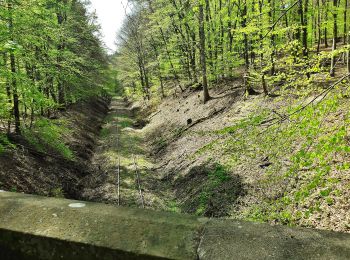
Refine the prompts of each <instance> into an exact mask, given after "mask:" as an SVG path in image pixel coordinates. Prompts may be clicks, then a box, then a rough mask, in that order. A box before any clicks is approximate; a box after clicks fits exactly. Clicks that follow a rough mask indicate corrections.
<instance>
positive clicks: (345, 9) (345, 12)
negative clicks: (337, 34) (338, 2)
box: [343, 0, 348, 45]
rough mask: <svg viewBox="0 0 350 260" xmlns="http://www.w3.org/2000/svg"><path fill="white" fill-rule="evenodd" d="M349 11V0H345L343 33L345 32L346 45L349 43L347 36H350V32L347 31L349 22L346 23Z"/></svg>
mask: <svg viewBox="0 0 350 260" xmlns="http://www.w3.org/2000/svg"><path fill="white" fill-rule="evenodd" d="M347 11H348V0H344V14H343V19H344V20H343V26H344V28H343V34H344V41H343V43H344V45H345V44H346V43H347V38H348V33H347V24H346V20H347Z"/></svg>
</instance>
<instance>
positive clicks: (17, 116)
mask: <svg viewBox="0 0 350 260" xmlns="http://www.w3.org/2000/svg"><path fill="white" fill-rule="evenodd" d="M7 7H8V11H9V23H8V27H9V33H10V39H11V41H12V42H14V37H13V34H14V31H13V15H12V13H13V12H12V11H13V7H12V3H11V2H9V3H8V5H7ZM10 66H11V78H12V82H11V83H12V95H13V115H14V117H15V131H16V133H17V134H20V133H21V119H20V112H19V98H18V92H17V79H16V73H17V71H16V58H15V54H14V52H13V51H11V52H10Z"/></svg>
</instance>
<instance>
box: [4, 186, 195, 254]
mask: <svg viewBox="0 0 350 260" xmlns="http://www.w3.org/2000/svg"><path fill="white" fill-rule="evenodd" d="M74 202H76V201H70V200H64V199H53V198H43V197H38V196H31V195H22V194H15V193H6V192H5V193H0V246H2V247H7V248H10V249H13V250H15V251H20V253H23V254H24V255H28V256H34V258H36V259H117V258H120V259H135V258H142V259H147V258H157V257H159V258H173V259H194V258H196V257H197V256H196V249H197V247H198V242H199V241H198V240H197V239H198V237H199V234H198V233H199V232H200V228H201V226H202V224H201V222H200V221H197V219H196V218H194V217H189V216H179V215H174V214H170V213H160V212H155V211H147V210H139V209H130V208H117V207H113V206H107V205H104V204H97V203H86V202H84V203H85V204H86V206H85V207H83V208H70V207H69V206H68V205H69V204H70V203H74ZM1 251H3V250H1ZM0 259H3V258H2V257H1V253H0ZM12 259H17V258H12Z"/></svg>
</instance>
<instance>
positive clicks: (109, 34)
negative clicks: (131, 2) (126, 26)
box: [90, 0, 127, 53]
mask: <svg viewBox="0 0 350 260" xmlns="http://www.w3.org/2000/svg"><path fill="white" fill-rule="evenodd" d="M90 1H91V7H90V10H91V11H93V10H95V11H96V14H97V16H98V21H99V23H100V25H101V30H102V33H103V36H104V37H103V41H104V42H105V44H106V45H107V47H108V48H109V49H110V51H109V52H110V53H111V52H114V51H115V50H116V45H115V41H116V34H117V32H118V30H119V29H120V27H121V26H122V23H123V19H124V17H125V11H124V8H123V5H124V6H126V5H127V1H126V0H123V1H121V0H90Z"/></svg>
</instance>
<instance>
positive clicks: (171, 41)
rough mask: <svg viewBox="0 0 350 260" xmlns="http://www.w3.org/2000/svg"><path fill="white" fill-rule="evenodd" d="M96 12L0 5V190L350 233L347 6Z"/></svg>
mask: <svg viewBox="0 0 350 260" xmlns="http://www.w3.org/2000/svg"><path fill="white" fill-rule="evenodd" d="M89 5H90V3H89V1H82V0H0V54H1V55H0V56H1V57H0V64H1V67H0V189H3V190H9V191H19V192H25V193H34V194H39V195H44V196H53V197H59V198H62V197H65V198H71V199H83V200H87V201H97V202H104V203H109V204H113V205H118V206H119V205H122V206H130V207H142V208H149V209H156V210H163V211H173V212H177V213H189V214H192V215H196V216H205V217H228V218H235V219H243V220H249V221H257V222H269V223H272V224H284V225H291V226H295V225H297V226H306V227H315V228H321V229H328V230H335V231H342V232H350V225H349V220H350V214H349V212H348V205H349V198H350V193H349V187H350V159H349V158H350V157H349V155H350V128H349V127H350V114H349V109H348V107H349V97H350V92H349V86H350V85H349V77H350V24H349V22H350V14H349V13H348V10H349V3H348V0H331V1H329V0H296V1H294V0H127V1H122V8H123V9H122V10H119V11H121V12H122V13H124V15H125V19H124V22H123V24H122V26H121V29H120V30H119V32H118V33H117V35H116V37H115V41H116V47H117V49H116V51H115V52H114V53H108V50H107V48H106V46H105V44H104V42H103V40H102V39H103V36H102V33H101V28H100V25H99V23H98V21H97V16H96V13H94V12H91V11H89ZM111 22H112V21H111Z"/></svg>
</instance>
